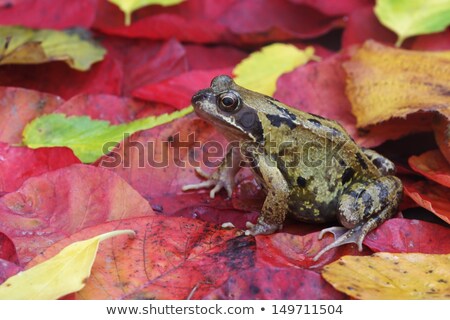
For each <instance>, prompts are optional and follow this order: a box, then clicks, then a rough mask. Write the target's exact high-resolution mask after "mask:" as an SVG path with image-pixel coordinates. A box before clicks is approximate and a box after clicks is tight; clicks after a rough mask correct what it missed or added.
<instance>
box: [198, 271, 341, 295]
mask: <svg viewBox="0 0 450 320" xmlns="http://www.w3.org/2000/svg"><path fill="white" fill-rule="evenodd" d="M345 297H346V296H345V294H343V293H340V292H338V291H337V290H335V289H334V288H333V287H332V286H331V285H330V284H329V283H327V282H326V281H325V280H324V279H323V278H322V277H321V276H320V275H319V274H318V273H316V272H314V271H310V270H305V269H295V268H274V267H256V268H252V269H248V270H245V271H242V272H240V273H239V274H237V275H235V276H232V277H230V278H229V279H228V280H227V281H226V282H225V283H224V284H223V285H222V286H221V287H220V288H218V289H216V290H214V291H212V292H210V293H209V294H207V295H206V296H205V297H203V299H217V300H219V299H220V300H244V299H245V300H251V299H257V300H291V299H296V300H315V299H325V300H331V299H345Z"/></svg>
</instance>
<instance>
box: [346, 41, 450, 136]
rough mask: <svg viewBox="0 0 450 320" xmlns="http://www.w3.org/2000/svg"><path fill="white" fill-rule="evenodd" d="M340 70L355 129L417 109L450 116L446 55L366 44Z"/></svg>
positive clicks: (449, 57) (449, 55) (449, 58)
mask: <svg viewBox="0 0 450 320" xmlns="http://www.w3.org/2000/svg"><path fill="white" fill-rule="evenodd" d="M344 69H345V71H346V72H347V88H346V93H347V96H348V98H349V100H350V102H351V104H352V112H353V114H354V115H355V117H356V122H357V123H356V125H357V126H358V127H365V126H368V125H373V124H377V123H380V122H382V121H385V120H388V119H390V118H393V117H398V118H404V117H405V116H406V115H408V114H411V113H415V112H417V111H438V112H440V113H441V114H443V115H445V116H446V117H447V118H450V51H443V52H426V51H412V50H403V49H395V48H391V47H388V46H384V45H382V44H379V43H376V42H374V41H367V42H366V43H365V44H364V45H363V46H362V47H361V48H359V49H358V50H357V51H356V52H355V53H354V54H353V56H352V58H351V59H350V61H348V62H346V63H344Z"/></svg>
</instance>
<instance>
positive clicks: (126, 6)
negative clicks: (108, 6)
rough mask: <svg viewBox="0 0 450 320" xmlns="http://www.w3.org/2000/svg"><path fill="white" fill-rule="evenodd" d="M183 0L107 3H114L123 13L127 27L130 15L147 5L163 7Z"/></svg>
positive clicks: (126, 0)
mask: <svg viewBox="0 0 450 320" xmlns="http://www.w3.org/2000/svg"><path fill="white" fill-rule="evenodd" d="M183 1H184V0H109V2H112V3H114V4H115V5H116V6H118V7H119V8H120V10H122V11H123V13H125V25H126V26H129V25H130V24H131V14H132V13H133V11H136V10H138V9H140V8H143V7H146V6H149V5H155V4H157V5H160V6H164V7H168V6H173V5H177V4H179V3H181V2H183Z"/></svg>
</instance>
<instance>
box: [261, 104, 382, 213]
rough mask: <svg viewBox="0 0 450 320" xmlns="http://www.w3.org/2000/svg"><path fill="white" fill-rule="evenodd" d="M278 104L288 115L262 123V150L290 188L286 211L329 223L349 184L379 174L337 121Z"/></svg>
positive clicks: (270, 118)
mask: <svg viewBox="0 0 450 320" xmlns="http://www.w3.org/2000/svg"><path fill="white" fill-rule="evenodd" d="M276 103H277V104H279V105H282V104H281V103H279V102H276ZM282 106H283V107H282V108H283V110H286V114H287V116H286V117H278V118H277V117H273V116H272V117H271V116H270V115H269V116H267V115H266V114H263V115H260V119H261V121H262V122H263V126H264V127H266V128H270V130H265V132H266V131H267V134H266V136H265V142H264V143H265V148H264V149H265V152H266V153H267V154H268V156H269V157H270V158H271V159H272V160H273V161H274V162H276V165H277V167H278V169H279V170H280V171H281V173H282V174H283V177H284V178H285V180H286V181H287V183H288V185H289V189H290V190H291V192H290V196H289V208H290V211H291V213H293V214H294V215H295V216H296V218H298V219H300V220H304V221H309V222H324V221H330V220H333V219H334V218H335V214H336V212H337V205H338V204H337V202H338V200H337V199H339V198H340V196H341V194H342V193H343V192H344V191H345V189H346V188H347V186H349V185H350V184H351V183H352V182H354V181H355V180H358V179H364V178H365V177H368V176H378V175H379V172H378V170H377V168H376V167H375V166H374V165H373V164H372V163H371V162H370V161H369V160H368V159H367V157H366V156H365V155H364V153H363V152H362V150H361V148H360V147H359V146H358V145H357V144H356V143H355V142H354V141H353V140H352V138H351V137H350V136H349V135H348V133H347V132H346V131H345V130H344V129H343V128H342V126H340V125H339V124H338V123H337V122H335V121H333V120H329V119H324V118H321V117H319V116H316V115H312V114H309V113H305V112H302V111H298V110H296V109H293V108H290V107H288V106H284V105H282ZM280 107H281V106H280Z"/></svg>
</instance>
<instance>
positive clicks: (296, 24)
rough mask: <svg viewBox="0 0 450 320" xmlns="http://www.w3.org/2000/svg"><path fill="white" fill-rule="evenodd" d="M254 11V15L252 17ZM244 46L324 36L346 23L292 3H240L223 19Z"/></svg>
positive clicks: (261, 0)
mask: <svg viewBox="0 0 450 320" xmlns="http://www.w3.org/2000/svg"><path fill="white" fill-rule="evenodd" d="M249 12H251V14H249ZM220 23H221V24H223V25H225V26H226V27H227V28H228V29H229V30H230V31H231V32H232V33H233V34H235V35H237V36H238V40H239V41H240V42H242V43H254V44H258V43H266V42H270V41H281V40H288V39H309V38H313V37H317V36H320V35H322V34H325V33H326V32H328V31H330V30H331V29H332V28H334V27H336V26H339V25H341V24H342V21H341V20H340V19H339V18H335V17H328V16H326V15H324V14H322V13H321V12H319V11H317V10H315V9H313V8H311V7H308V6H302V5H296V4H293V3H290V2H288V1H278V0H248V1H236V2H235V3H234V4H233V6H231V7H230V9H229V10H228V11H227V12H225V13H224V14H223V15H222V16H221V17H220Z"/></svg>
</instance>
